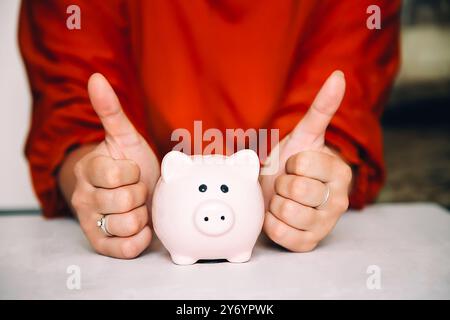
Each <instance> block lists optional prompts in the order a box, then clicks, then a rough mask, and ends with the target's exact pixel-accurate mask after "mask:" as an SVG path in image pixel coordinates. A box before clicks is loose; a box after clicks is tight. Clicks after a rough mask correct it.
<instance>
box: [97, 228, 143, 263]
mask: <svg viewBox="0 0 450 320" xmlns="http://www.w3.org/2000/svg"><path fill="white" fill-rule="evenodd" d="M151 239H152V232H151V231H150V227H148V226H146V227H144V228H143V229H142V230H141V231H140V232H138V233H137V234H135V235H133V236H131V237H128V238H120V237H107V236H103V237H99V238H97V239H96V240H94V241H93V242H92V246H93V247H94V249H95V250H96V251H97V252H98V253H100V254H103V255H106V256H109V257H114V258H120V259H133V258H136V257H137V256H138V255H139V254H140V253H141V252H142V251H144V250H145V249H146V248H147V247H148V246H149V244H150V241H151Z"/></svg>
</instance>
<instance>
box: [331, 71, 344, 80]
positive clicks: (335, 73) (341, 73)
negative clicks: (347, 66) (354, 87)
mask: <svg viewBox="0 0 450 320" xmlns="http://www.w3.org/2000/svg"><path fill="white" fill-rule="evenodd" d="M333 74H334V75H336V76H339V77H342V78H344V77H345V75H344V73H343V72H342V71H341V70H336V71H334V72H333Z"/></svg>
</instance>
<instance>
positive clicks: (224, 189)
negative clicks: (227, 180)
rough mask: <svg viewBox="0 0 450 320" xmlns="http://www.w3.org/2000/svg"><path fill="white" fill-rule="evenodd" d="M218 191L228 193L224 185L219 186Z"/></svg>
mask: <svg viewBox="0 0 450 320" xmlns="http://www.w3.org/2000/svg"><path fill="white" fill-rule="evenodd" d="M220 190H222V192H223V193H227V192H228V186H227V185H226V184H223V185H221V186H220Z"/></svg>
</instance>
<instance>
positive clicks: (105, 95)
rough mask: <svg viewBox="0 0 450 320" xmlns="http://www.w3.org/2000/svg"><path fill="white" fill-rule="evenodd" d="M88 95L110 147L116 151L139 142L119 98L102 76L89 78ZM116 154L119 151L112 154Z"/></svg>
mask: <svg viewBox="0 0 450 320" xmlns="http://www.w3.org/2000/svg"><path fill="white" fill-rule="evenodd" d="M88 93H89V98H90V100H91V104H92V107H93V108H94V110H95V112H96V113H97V115H98V117H99V118H100V121H101V122H102V125H103V128H104V129H105V133H106V141H107V142H108V143H109V144H110V147H112V148H114V149H117V148H120V147H121V146H127V145H131V144H134V143H136V142H138V141H139V134H138V132H137V131H136V129H135V128H134V126H133V124H132V123H131V121H130V120H129V119H128V117H127V116H126V114H125V113H124V112H123V109H122V106H121V105H120V102H119V98H118V97H117V95H116V94H115V92H114V90H113V88H112V87H111V85H110V84H109V82H108V80H106V78H105V77H104V76H103V75H101V74H100V73H94V74H93V75H92V76H91V77H90V78H89V81H88ZM117 152H119V150H116V151H115V152H114V153H116V154H117ZM120 158H122V156H120Z"/></svg>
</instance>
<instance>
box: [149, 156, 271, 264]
mask: <svg viewBox="0 0 450 320" xmlns="http://www.w3.org/2000/svg"><path fill="white" fill-rule="evenodd" d="M258 176H259V159H258V156H257V155H256V153H255V152H254V151H252V150H247V149H246V150H241V151H239V152H237V153H235V154H233V155H232V156H229V157H226V156H222V155H209V156H201V155H195V156H188V155H186V154H184V153H181V152H178V151H171V152H169V153H168V154H166V156H165V157H164V159H163V161H162V164H161V178H160V179H159V181H158V184H157V186H156V188H155V191H154V195H153V205H152V218H153V226H154V229H155V232H156V234H157V235H158V237H159V239H160V240H161V242H162V243H163V245H164V246H165V247H166V248H167V250H168V251H169V253H170V255H171V257H172V261H173V262H174V263H176V264H180V265H187V264H193V263H195V262H197V260H200V259H227V260H228V261H230V262H246V261H248V260H249V259H250V256H251V254H252V250H253V247H254V245H255V242H256V240H257V238H258V236H259V234H260V232H261V228H262V225H263V220H264V201H263V195H262V191H261V187H260V185H259V182H258Z"/></svg>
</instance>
